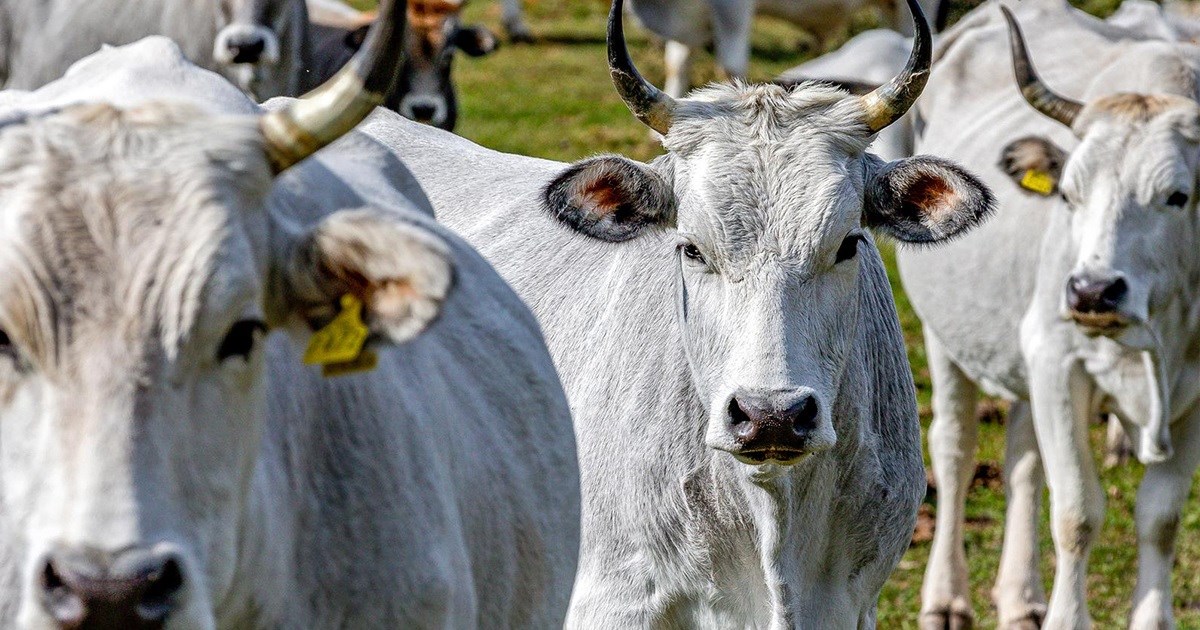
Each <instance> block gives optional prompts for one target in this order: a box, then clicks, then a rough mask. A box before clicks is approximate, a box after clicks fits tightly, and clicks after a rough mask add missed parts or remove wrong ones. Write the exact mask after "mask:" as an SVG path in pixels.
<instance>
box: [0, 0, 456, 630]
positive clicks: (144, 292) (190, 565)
mask: <svg viewBox="0 0 1200 630" xmlns="http://www.w3.org/2000/svg"><path fill="white" fill-rule="evenodd" d="M388 4H390V3H387V2H385V5H388ZM399 14H400V15H401V16H402V15H403V9H402V8H401V9H400V10H399ZM381 24H386V25H387V26H386V27H381V28H380V30H379V32H378V37H374V41H368V44H367V46H366V47H365V48H364V50H363V52H362V53H361V57H360V58H358V59H356V60H355V62H353V63H352V64H351V66H350V68H349V69H347V70H343V72H342V73H340V74H339V75H338V76H337V77H336V78H335V79H334V80H333V81H332V82H331V83H330V84H328V85H327V86H326V87H325V88H322V89H321V90H320V91H319V92H318V93H317V94H315V95H314V96H313V97H312V98H311V99H306V100H301V101H298V102H297V103H295V104H294V105H293V106H292V107H291V108H289V109H286V110H282V111H277V112H273V113H271V114H268V115H266V116H263V117H261V118H258V119H255V118H214V117H211V116H206V115H204V114H203V113H201V112H198V111H196V110H194V109H192V108H190V107H186V106H178V105H146V106H142V107H138V108H134V109H128V110H119V109H116V108H114V107H112V106H109V105H102V104H101V105H80V106H72V107H69V108H65V109H63V110H60V111H57V112H53V113H48V114H41V115H36V116H31V117H29V118H27V119H25V120H21V121H16V122H10V123H9V124H8V125H7V126H5V127H3V128H2V129H0V190H2V191H3V196H2V199H3V201H0V226H2V227H0V549H2V553H3V555H4V556H5V560H6V562H5V565H4V569H5V570H6V571H8V570H13V571H19V572H20V573H19V575H16V576H14V575H11V574H6V575H5V576H4V577H5V583H6V584H7V585H9V586H6V588H8V589H14V590H12V591H7V592H6V595H7V594H8V593H12V595H13V596H14V597H15V596H16V595H17V593H19V594H20V603H19V619H18V623H19V625H20V627H22V628H27V629H34V628H46V629H51V628H63V629H68V628H89V629H111V630H117V629H150V628H178V629H184V628H188V629H191V628H197V629H200V628H213V627H216V626H217V624H218V619H219V618H220V617H221V616H222V615H230V616H233V618H234V619H237V620H241V623H246V619H247V617H246V615H255V614H262V615H267V616H268V618H265V619H260V620H259V621H258V622H257V623H256V624H253V625H262V626H272V625H276V624H277V623H278V620H276V621H272V620H271V619H270V618H269V615H271V614H272V613H273V611H274V607H275V606H277V605H278V602H277V601H272V599H271V597H270V596H269V595H267V596H265V599H264V598H263V597H258V598H256V597H250V596H247V595H246V591H247V590H249V589H254V588H255V586H254V584H253V583H248V581H247V579H246V577H245V574H244V570H245V569H246V568H247V567H253V566H256V565H257V563H262V562H266V558H265V557H264V556H263V555H262V549H261V545H262V543H263V541H262V537H263V536H269V535H273V534H269V533H264V532H263V531H256V530H249V529H248V528H247V527H246V523H247V522H248V521H252V522H259V526H260V527H261V526H265V525H266V524H265V523H262V522H261V519H262V518H264V516H263V515H264V514H269V513H270V512H271V510H272V509H273V508H271V507H270V506H269V505H267V504H264V503H263V502H264V501H267V502H270V501H286V500H287V499H286V497H282V496H271V497H263V496H261V495H257V496H255V495H252V494H251V489H252V488H253V487H254V485H255V484H256V483H261V482H262V481H263V479H264V478H266V477H270V476H271V475H274V474H277V471H269V470H263V469H261V468H256V464H257V460H258V455H259V452H260V450H261V449H262V448H263V446H262V445H263V441H262V440H261V436H262V434H263V433H264V432H265V431H266V430H267V427H266V425H265V420H266V415H265V412H266V401H265V400H264V396H263V394H264V378H265V377H266V374H265V371H266V368H265V357H264V348H263V337H264V336H265V335H266V334H267V333H268V331H270V330H272V329H275V328H278V329H280V330H281V331H283V333H281V334H287V335H289V336H290V337H291V338H292V339H294V340H296V341H298V342H300V343H301V344H303V343H305V342H306V340H307V338H308V337H309V335H310V334H311V331H312V330H313V328H315V327H321V326H324V325H325V323H326V322H328V321H329V320H330V318H331V317H332V315H333V313H334V312H335V311H336V310H337V309H338V306H337V305H338V304H339V303H340V301H341V300H342V299H343V298H344V296H346V295H351V296H355V297H357V298H358V301H359V303H360V304H361V310H362V317H363V318H364V321H365V323H366V325H367V327H368V328H369V330H370V331H371V332H372V333H373V334H374V335H375V336H376V337H377V338H379V339H380V340H382V341H385V342H386V341H392V342H399V341H403V340H405V339H407V338H409V337H411V336H412V335H414V334H416V332H418V331H419V330H420V329H421V328H422V327H423V326H425V325H426V324H427V323H428V322H429V321H430V320H431V318H432V317H433V316H434V315H435V314H436V313H437V311H438V305H439V304H440V302H441V300H442V299H443V298H444V297H445V295H446V293H447V291H448V289H449V284H450V277H451V265H450V262H449V259H448V253H447V249H446V246H445V244H444V243H443V242H441V241H439V239H438V238H437V237H435V236H434V235H432V234H431V233H429V232H427V231H426V230H423V229H421V228H418V227H416V226H415V225H412V224H409V223H407V222H405V221H403V220H401V219H400V218H398V217H396V216H394V215H388V214H383V213H379V212H372V211H368V210H354V211H341V212H336V213H333V214H331V215H328V216H327V217H326V218H325V219H324V220H321V221H319V222H318V223H316V224H315V225H299V224H294V223H291V222H289V221H288V219H287V218H286V217H283V216H278V215H276V214H274V212H273V211H271V210H268V208H267V205H266V198H267V195H268V193H269V191H270V189H271V184H272V178H273V177H274V176H275V174H277V173H279V172H280V171H282V170H283V169H285V168H287V167H289V166H290V165H292V164H294V163H295V162H297V161H299V160H301V159H303V158H304V157H305V156H307V155H309V154H311V153H312V152H313V151H315V150H316V149H317V148H319V147H321V146H323V145H325V144H327V143H329V142H331V141H333V140H334V139H336V138H337V137H338V136H339V135H341V134H342V133H344V132H345V131H346V130H348V129H349V128H351V127H352V126H353V125H354V124H356V123H357V121H358V120H361V118H363V117H364V116H366V115H367V114H368V113H369V112H370V111H371V110H372V109H373V108H374V106H375V105H376V104H378V103H379V102H381V101H382V98H383V94H384V93H386V90H387V88H389V87H390V85H391V84H392V83H393V82H394V78H395V74H396V66H397V65H398V64H397V62H396V61H395V60H394V59H395V58H396V57H398V56H399V50H400V45H401V37H402V36H401V33H402V30H403V18H402V17H401V18H399V24H390V21H388V22H381ZM381 60H387V61H382V62H381ZM350 302H352V301H350ZM280 341H281V342H283V343H286V342H284V340H282V339H281V340H280ZM278 356H290V357H293V358H294V357H295V356H296V354H295V353H287V352H284V353H281V354H279V355H278ZM273 429H275V430H277V431H278V430H281V429H282V430H290V429H287V428H285V427H273ZM239 573H242V576H241V577H239ZM14 580H15V585H14ZM250 582H253V580H251V581H250ZM14 586H15V588H14ZM275 588H278V585H273V586H272V588H271V589H266V590H265V591H264V590H262V589H259V590H258V594H259V595H261V594H262V593H263V592H267V593H269V592H270V591H271V590H272V589H275ZM229 623H230V621H229V619H225V620H224V623H222V624H221V625H222V626H226V625H228V624H229Z"/></svg>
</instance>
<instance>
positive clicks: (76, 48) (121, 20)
mask: <svg viewBox="0 0 1200 630" xmlns="http://www.w3.org/2000/svg"><path fill="white" fill-rule="evenodd" d="M307 21H308V17H307V14H306V13H305V11H304V5H303V3H302V2H298V1H296V0H147V1H140V2H125V1H124V0H110V1H107V2H106V1H96V0H0V84H2V85H4V86H5V87H6V88H19V89H32V88H37V87H40V86H42V85H45V84H46V83H49V82H50V81H53V80H55V79H57V78H58V77H60V76H62V75H63V73H65V72H66V71H67V68H69V67H70V66H71V64H73V63H75V62H76V61H78V60H80V59H82V58H83V57H85V56H87V55H90V54H92V53H93V52H95V51H97V50H99V49H100V47H101V46H103V45H106V44H107V45H113V46H117V45H122V44H128V43H132V42H135V41H137V40H139V39H141V38H143V37H146V36H148V35H166V36H168V37H170V38H171V39H173V40H175V41H176V42H178V43H179V46H180V48H181V49H182V50H183V53H184V54H185V55H186V56H187V58H188V59H190V60H191V61H192V62H194V63H197V64H199V65H201V66H203V67H205V68H208V69H210V70H216V71H218V72H222V73H223V74H225V75H226V76H227V77H228V78H229V79H230V80H232V81H234V82H235V83H237V84H238V85H239V86H240V87H241V88H242V89H244V90H248V91H251V92H253V93H254V94H256V95H258V96H259V97H261V98H266V97H270V96H277V95H282V94H293V95H296V94H300V93H302V92H303V91H305V90H306V88H308V87H313V86H315V85H316V84H317V83H319V82H314V83H312V84H310V85H302V84H300V83H298V81H300V80H302V79H303V75H302V74H300V73H299V72H298V70H297V68H299V67H303V66H304V65H306V64H308V63H309V60H308V57H307V53H306V42H305V38H304V29H305V28H306V25H307Z"/></svg>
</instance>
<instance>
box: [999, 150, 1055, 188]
mask: <svg viewBox="0 0 1200 630" xmlns="http://www.w3.org/2000/svg"><path fill="white" fill-rule="evenodd" d="M1067 156H1068V153H1067V152H1066V151H1064V150H1062V149H1060V148H1059V147H1058V145H1056V144H1054V143H1053V142H1051V141H1050V140H1049V139H1047V138H1042V137H1037V136H1027V137H1024V138H1021V139H1019V140H1013V141H1012V142H1010V143H1009V144H1008V146H1006V147H1004V150H1003V151H1002V152H1001V153H1000V164H999V166H1000V168H1001V170H1003V171H1004V172H1005V174H1007V175H1008V176H1009V177H1010V178H1012V180H1013V182H1015V183H1016V184H1017V186H1019V187H1020V188H1021V192H1024V193H1025V194H1029V195H1042V196H1049V195H1053V194H1055V193H1057V192H1058V182H1059V180H1060V179H1061V178H1062V170H1063V165H1064V164H1066V163H1067Z"/></svg>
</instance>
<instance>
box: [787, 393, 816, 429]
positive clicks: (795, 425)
mask: <svg viewBox="0 0 1200 630" xmlns="http://www.w3.org/2000/svg"><path fill="white" fill-rule="evenodd" d="M787 414H788V415H789V416H791V418H792V431H793V432H794V433H795V434H796V435H807V434H809V433H811V432H813V431H815V430H816V428H817V401H816V399H814V398H813V397H812V396H805V397H804V398H803V399H802V400H800V401H798V402H797V403H796V404H794V405H792V407H791V408H790V409H788V411H787Z"/></svg>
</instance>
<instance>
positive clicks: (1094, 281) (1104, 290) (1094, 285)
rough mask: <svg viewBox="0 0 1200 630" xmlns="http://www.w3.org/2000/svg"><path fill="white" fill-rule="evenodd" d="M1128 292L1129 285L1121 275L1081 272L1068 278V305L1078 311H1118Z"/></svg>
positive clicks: (1097, 312) (1108, 312)
mask: <svg viewBox="0 0 1200 630" xmlns="http://www.w3.org/2000/svg"><path fill="white" fill-rule="evenodd" d="M1127 293H1129V285H1128V284H1126V283H1125V279H1124V278H1122V277H1120V276H1098V275H1094V274H1089V273H1081V274H1078V275H1072V276H1071V277H1070V278H1069V279H1067V306H1068V307H1070V309H1071V310H1072V311H1075V312H1076V313H1096V314H1110V313H1116V312H1118V311H1119V310H1120V308H1121V302H1122V301H1123V300H1124V299H1125V295H1126V294H1127Z"/></svg>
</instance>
